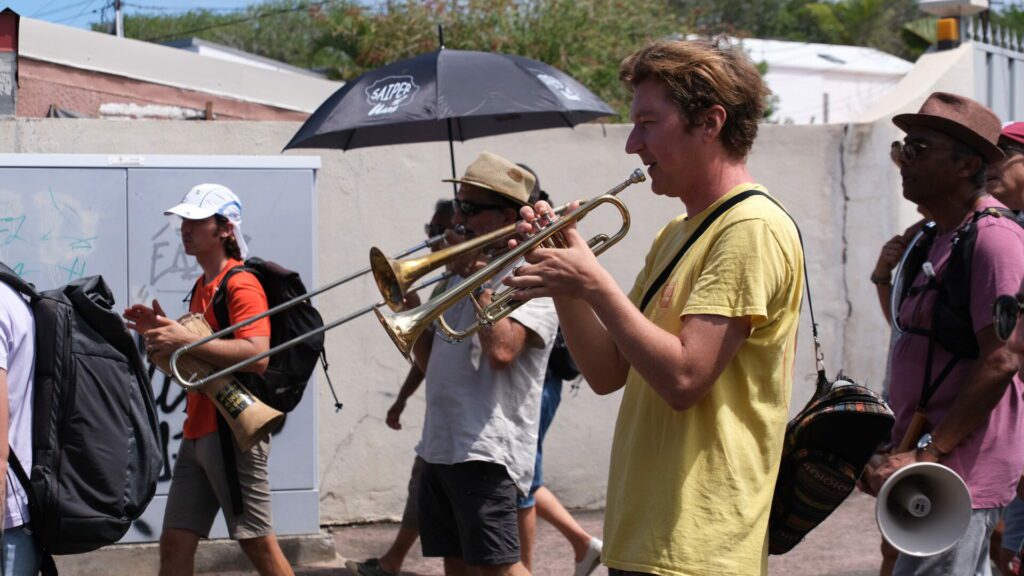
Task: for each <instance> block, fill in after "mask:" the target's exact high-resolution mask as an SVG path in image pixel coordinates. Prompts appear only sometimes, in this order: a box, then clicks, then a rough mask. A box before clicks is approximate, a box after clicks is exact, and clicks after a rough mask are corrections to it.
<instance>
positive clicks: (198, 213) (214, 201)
mask: <svg viewBox="0 0 1024 576" xmlns="http://www.w3.org/2000/svg"><path fill="white" fill-rule="evenodd" d="M218 214H219V215H221V216H223V217H224V218H227V219H228V222H231V225H232V228H233V229H234V234H235V242H237V243H238V249H239V251H240V252H241V253H242V259H243V260H244V259H246V258H248V256H249V248H248V246H246V245H245V239H244V238H243V236H242V201H241V200H239V199H238V196H236V195H235V193H234V192H232V191H231V190H229V189H228V187H227V186H222V185H220V184H200V185H198V186H196V187H194V188H192V189H191V190H189V191H188V194H185V197H184V198H182V199H181V203H180V204H178V205H177V206H173V207H171V208H168V209H167V210H164V215H165V216H170V215H174V216H181V217H182V218H186V219H188V220H203V219H206V218H209V217H210V216H215V215H218Z"/></svg>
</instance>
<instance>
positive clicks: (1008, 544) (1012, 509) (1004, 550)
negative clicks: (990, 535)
mask: <svg viewBox="0 0 1024 576" xmlns="http://www.w3.org/2000/svg"><path fill="white" fill-rule="evenodd" d="M1003 524H1004V527H1003V538H1002V541H1001V543H1000V547H999V563H998V564H997V566H998V567H999V570H1000V571H1001V572H1002V573H1003V574H1008V568H1007V566H1008V565H1009V563H1010V561H1011V560H1013V557H1014V556H1015V555H1016V554H1017V551H1019V550H1020V547H1021V544H1024V500H1021V499H1020V498H1014V499H1013V502H1010V505H1009V506H1007V507H1006V510H1003Z"/></svg>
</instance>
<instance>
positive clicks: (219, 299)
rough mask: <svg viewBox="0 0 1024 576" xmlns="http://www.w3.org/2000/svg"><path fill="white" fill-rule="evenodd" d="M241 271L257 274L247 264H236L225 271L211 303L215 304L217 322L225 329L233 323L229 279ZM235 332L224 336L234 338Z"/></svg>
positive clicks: (214, 313)
mask: <svg viewBox="0 0 1024 576" xmlns="http://www.w3.org/2000/svg"><path fill="white" fill-rule="evenodd" d="M240 272H249V273H251V274H255V273H256V271H255V270H253V269H252V268H249V267H247V266H246V265H245V264H242V265H240V266H235V267H234V268H231V269H230V270H228V271H227V272H225V273H224V278H222V279H221V281H220V285H218V286H217V291H216V292H214V294H213V300H212V301H211V302H210V305H212V306H213V315H214V317H215V318H217V324H218V325H219V326H220V330H223V329H225V328H227V327H228V326H230V325H231V317H230V315H229V314H228V281H229V280H231V278H232V277H233V276H234V275H235V274H238V273H240ZM234 337H235V336H234V334H228V335H227V336H224V338H234Z"/></svg>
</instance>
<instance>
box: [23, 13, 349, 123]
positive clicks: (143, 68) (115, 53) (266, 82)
mask: <svg viewBox="0 0 1024 576" xmlns="http://www.w3.org/2000/svg"><path fill="white" fill-rule="evenodd" d="M19 39H20V44H21V46H20V53H21V55H22V56H24V57H26V58H31V59H33V60H40V61H43V62H50V63H53V64H60V65H63V66H68V67H71V68H78V69H82V70H91V71H94V72H102V73H104V74H112V75H115V76H122V77H125V78H132V79H135V80H141V81H145V82H152V83H154V84H162V85H165V86H174V87H177V88H182V89H186V90H195V91H198V92H206V93H208V94H215V95H218V96H224V97H228V98H234V99H237V100H242V101H245V102H254V103H258V104H265V105H267V106H274V107H277V108H282V109H285V110H295V111H299V112H308V113H312V112H313V111H314V110H316V108H317V106H319V105H320V104H321V103H322V102H323V101H324V100H326V99H327V97H328V96H330V95H331V94H333V93H334V92H335V91H336V90H338V88H340V87H341V86H342V83H341V82H333V81H330V80H324V79H320V78H314V77H311V76H302V75H297V74H293V73H291V72H283V71H276V70H266V69H262V68H255V67H252V66H246V65H243V64H237V63H232V62H226V61H224V60H218V59H216V58H208V57H206V56H201V55H199V54H195V53H192V52H189V51H187V50H179V49H177V48H171V47H168V46H163V45H160V44H152V43H149V42H142V41H139V40H132V39H129V38H118V37H116V36H111V35H108V34H101V33H99V32H92V31H90V30H83V29H80V28H72V27H70V26H62V25H60V24H52V23H50V22H45V21H43V20H35V19H32V18H24V17H23V18H22V19H21V30H20V32H19Z"/></svg>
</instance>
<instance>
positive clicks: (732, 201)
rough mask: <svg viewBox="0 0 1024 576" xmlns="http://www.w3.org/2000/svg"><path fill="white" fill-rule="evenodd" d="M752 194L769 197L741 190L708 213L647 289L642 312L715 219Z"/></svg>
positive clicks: (755, 191)
mask: <svg viewBox="0 0 1024 576" xmlns="http://www.w3.org/2000/svg"><path fill="white" fill-rule="evenodd" d="M751 196H765V197H769V196H768V195H767V194H765V193H764V192H761V191H759V190H747V191H745V192H740V193H739V194H737V195H735V196H733V197H732V198H729V199H728V200H726V201H725V202H722V204H721V205H719V206H718V208H715V210H714V211H713V212H712V213H711V214H708V217H707V218H705V219H704V221H703V222H701V223H700V225H699V226H697V229H696V230H694V231H693V234H690V237H689V238H687V239H686V242H684V243H683V247H682V248H680V249H679V252H677V253H676V255H675V256H674V257H673V258H672V261H671V262H669V263H668V265H667V266H665V269H664V270H662V271H661V274H659V275H658V278H657V279H656V280H655V281H654V283H652V284H651V286H650V287H649V288H648V289H647V293H646V294H644V299H643V300H641V301H640V311H641V312H642V311H643V310H645V309H646V308H647V305H648V304H650V302H651V299H652V298H654V295H655V294H657V293H658V290H660V289H661V287H662V285H663V284H665V281H666V280H668V277H669V276H671V275H672V271H673V270H675V268H676V264H679V261H680V260H682V258H683V256H684V255H685V254H686V251H687V250H689V249H690V246H693V245H694V244H695V243H696V242H697V240H699V239H700V237H701V236H703V235H704V232H706V231H707V229H708V228H709V227H710V226H711V225H712V224H713V223H714V222H715V220H718V217H719V216H721V215H722V214H725V213H726V212H727V211H728V210H729V209H730V208H732V207H733V206H735V205H736V204H739V203H740V202H742V201H744V200H746V199H747V198H750V197H751Z"/></svg>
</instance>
